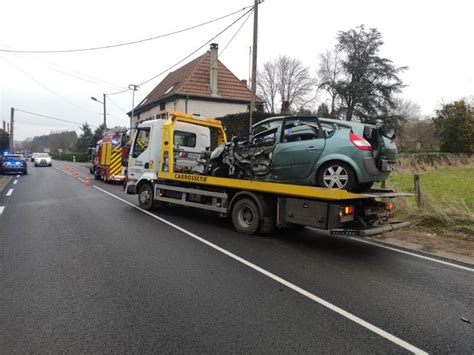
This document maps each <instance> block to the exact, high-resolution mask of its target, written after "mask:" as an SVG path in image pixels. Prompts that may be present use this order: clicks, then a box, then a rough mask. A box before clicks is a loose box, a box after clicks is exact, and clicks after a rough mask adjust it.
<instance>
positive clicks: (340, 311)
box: [94, 186, 427, 354]
mask: <svg viewBox="0 0 474 355" xmlns="http://www.w3.org/2000/svg"><path fill="white" fill-rule="evenodd" d="M94 188H95V189H97V190H99V191H102V192H103V193H105V194H107V195H109V196H111V197H113V198H115V199H117V200H119V201H122V202H123V203H125V204H127V205H129V206H132V207H134V208H136V209H138V210H140V211H141V212H143V213H145V214H147V215H149V216H150V217H152V218H154V219H157V220H158V221H160V222H162V223H165V224H167V225H168V226H170V227H172V228H174V229H177V230H179V231H180V232H182V233H184V234H187V235H188V236H190V237H191V238H194V239H196V240H198V241H200V242H201V243H203V244H206V245H207V246H209V247H211V248H213V249H215V250H217V251H219V252H221V253H222V254H225V255H227V256H228V257H230V258H232V259H234V260H236V261H238V262H240V263H242V264H244V265H246V266H248V267H249V268H251V269H253V270H255V271H257V272H259V273H261V274H263V275H265V276H267V277H268V278H270V279H272V280H274V281H276V282H278V283H280V284H282V285H284V286H286V287H288V288H290V289H292V290H293V291H295V292H297V293H299V294H300V295H303V296H305V297H307V298H309V299H310V300H312V301H314V302H316V303H319V304H320V305H322V306H324V307H326V308H328V309H330V310H332V311H333V312H336V313H338V314H339V315H341V316H343V317H345V318H347V319H349V320H351V321H353V322H354V323H357V324H359V325H360V326H362V327H364V328H366V329H368V330H370V331H371V332H373V333H375V334H378V335H380V336H381V337H383V338H385V339H387V340H389V341H391V342H392V343H394V344H397V345H398V346H400V347H402V348H404V349H406V350H408V351H411V352H412V353H414V354H427V353H426V352H425V351H423V350H421V349H419V348H417V347H416V346H414V345H411V344H410V343H408V342H406V341H405V340H402V339H400V338H398V337H396V336H395V335H392V334H390V333H388V332H386V331H385V330H383V329H381V328H379V327H377V326H375V325H373V324H371V323H369V322H366V321H365V320H363V319H362V318H359V317H357V316H355V315H353V314H352V313H349V312H347V311H345V310H344V309H342V308H339V307H338V306H336V305H334V304H332V303H330V302H328V301H326V300H324V299H322V298H320V297H318V296H316V295H314V294H312V293H310V292H308V291H306V290H304V289H302V288H301V287H299V286H296V285H295V284H292V283H291V282H289V281H287V280H285V279H283V278H281V277H280V276H277V275H275V274H273V273H271V272H269V271H267V270H265V269H263V268H261V267H260V266H257V265H255V264H253V263H251V262H250V261H247V260H245V259H243V258H241V257H240V256H237V255H235V254H233V253H231V252H230V251H227V250H226V249H224V248H221V247H220V246H218V245H216V244H214V243H211V242H209V241H207V240H205V239H203V238H201V237H199V236H197V235H196V234H194V233H192V232H190V231H188V230H186V229H184V228H182V227H180V226H178V225H176V224H174V223H172V222H169V221H167V220H166V219H163V218H161V217H158V216H156V215H154V214H153V213H151V212H148V211H146V210H144V209H142V208H140V207H138V206H137V205H134V204H133V203H130V202H128V201H127V200H124V199H122V198H120V197H118V196H115V195H114V194H112V193H110V192H108V191H107V190H104V189H102V188H100V187H97V186H94Z"/></svg>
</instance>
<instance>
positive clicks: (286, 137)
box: [282, 121, 320, 143]
mask: <svg viewBox="0 0 474 355" xmlns="http://www.w3.org/2000/svg"><path fill="white" fill-rule="evenodd" d="M317 138H320V135H319V133H318V129H317V128H316V127H314V126H313V125H310V124H306V123H305V122H298V121H291V122H288V124H286V125H285V131H284V132H283V140H282V142H283V143H289V142H298V141H306V140H311V139H317Z"/></svg>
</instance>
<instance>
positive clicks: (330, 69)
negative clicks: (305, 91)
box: [318, 47, 343, 117]
mask: <svg viewBox="0 0 474 355" xmlns="http://www.w3.org/2000/svg"><path fill="white" fill-rule="evenodd" d="M319 60H320V62H319V69H318V89H321V90H324V91H325V92H326V93H327V94H328V96H329V105H328V106H329V116H330V117H335V116H336V109H337V107H336V105H337V99H338V98H339V94H338V91H337V83H338V82H339V81H340V80H341V77H342V73H343V69H342V64H341V60H340V53H339V50H338V48H337V47H336V48H335V49H334V50H332V51H331V50H328V51H326V53H322V54H321V55H320V56H319Z"/></svg>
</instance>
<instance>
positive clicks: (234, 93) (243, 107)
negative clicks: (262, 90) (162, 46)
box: [129, 43, 263, 127]
mask: <svg viewBox="0 0 474 355" xmlns="http://www.w3.org/2000/svg"><path fill="white" fill-rule="evenodd" d="M217 58H218V45H217V44H216V43H212V44H211V47H210V50H209V51H207V52H206V53H204V54H203V55H201V56H200V57H198V58H196V59H194V60H193V61H191V62H189V63H187V64H185V65H184V66H182V67H181V68H179V69H177V70H175V71H173V72H171V73H169V74H168V75H167V76H166V77H165V78H164V79H163V81H161V82H160V83H159V84H158V86H156V87H155V88H154V89H153V90H152V91H151V92H150V93H149V94H148V95H147V96H146V97H145V99H143V100H142V101H141V102H140V103H139V104H138V105H137V106H136V107H135V108H134V113H133V116H134V117H133V119H132V127H136V125H137V124H138V123H140V122H143V121H146V120H150V119H155V118H166V117H168V113H169V112H172V111H180V112H186V113H190V114H196V115H200V116H203V117H222V116H225V115H227V114H233V113H241V112H248V111H249V107H250V96H251V92H250V89H249V88H248V87H247V81H246V80H239V79H238V78H237V77H236V76H235V75H234V74H233V73H232V72H231V71H230V70H229V69H228V68H227V67H226V66H225V65H224V64H222V63H221V62H220V61H219V60H218V59H217ZM262 105H263V101H262V100H261V99H260V98H258V97H257V98H256V106H257V107H259V106H260V107H262ZM130 115H131V113H129V116H130Z"/></svg>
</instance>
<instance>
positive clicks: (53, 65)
mask: <svg viewBox="0 0 474 355" xmlns="http://www.w3.org/2000/svg"><path fill="white" fill-rule="evenodd" d="M0 44H1V45H3V46H5V47H8V48H9V49H12V50H16V49H15V48H14V47H12V46H9V45H8V44H6V43H4V42H0ZM7 54H10V55H13V56H15V57H19V55H18V54H17V53H7ZM27 55H28V54H27ZM28 56H29V57H31V58H33V59H35V60H37V61H40V62H42V64H43V65H44V64H46V65H47V68H48V69H49V70H53V71H55V72H58V73H60V74H63V75H67V76H70V77H73V78H75V79H78V80H83V81H85V82H88V83H92V84H95V85H98V86H101V87H105V86H107V87H109V88H110V89H112V90H120V89H121V87H122V86H121V85H118V84H114V83H111V82H108V81H105V80H102V79H99V78H95V77H93V76H91V75H87V74H84V73H81V72H79V71H77V70H72V69H68V68H66V67H64V66H61V65H59V64H57V63H54V62H52V61H50V60H45V59H44V58H38V57H36V56H34V55H32V54H29V55H28ZM68 72H69V73H68Z"/></svg>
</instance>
